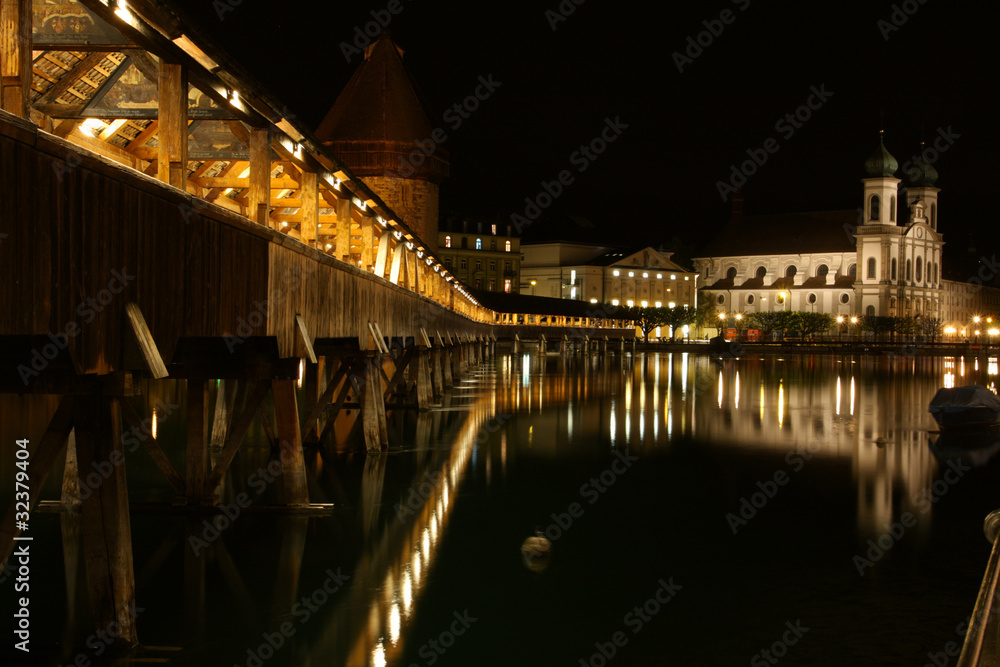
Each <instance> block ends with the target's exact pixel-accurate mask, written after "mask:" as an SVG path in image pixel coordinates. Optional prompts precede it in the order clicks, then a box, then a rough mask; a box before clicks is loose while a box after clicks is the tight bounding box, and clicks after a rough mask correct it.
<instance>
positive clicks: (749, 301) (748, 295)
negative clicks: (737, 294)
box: [747, 294, 753, 306]
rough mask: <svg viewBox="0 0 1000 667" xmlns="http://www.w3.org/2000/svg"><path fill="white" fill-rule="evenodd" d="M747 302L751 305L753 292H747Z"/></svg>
mask: <svg viewBox="0 0 1000 667" xmlns="http://www.w3.org/2000/svg"><path fill="white" fill-rule="evenodd" d="M747 303H748V304H749V305H751V306H752V305H753V294H747Z"/></svg>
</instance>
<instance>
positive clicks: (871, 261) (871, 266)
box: [868, 257, 875, 280]
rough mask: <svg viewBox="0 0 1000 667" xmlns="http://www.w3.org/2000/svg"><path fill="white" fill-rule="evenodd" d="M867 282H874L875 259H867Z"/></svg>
mask: <svg viewBox="0 0 1000 667" xmlns="http://www.w3.org/2000/svg"><path fill="white" fill-rule="evenodd" d="M868 280H875V258H874V257H869V258H868Z"/></svg>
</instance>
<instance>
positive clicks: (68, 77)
mask: <svg viewBox="0 0 1000 667" xmlns="http://www.w3.org/2000/svg"><path fill="white" fill-rule="evenodd" d="M106 55H107V54H106V52H95V53H90V54H87V56H86V57H85V58H84V59H83V60H81V61H80V62H78V63H77V64H76V65H74V66H73V69H71V70H70V71H68V72H66V74H64V75H63V76H62V77H60V79H59V80H58V81H56V83H54V84H53V85H52V87H51V88H49V89H48V90H46V91H45V94H44V95H42V96H41V97H39V98H38V99H37V100H35V104H52V103H53V102H55V101H56V100H57V99H59V98H60V97H62V94H63V93H65V92H66V91H67V90H69V88H70V86H72V85H73V84H75V83H76V82H77V81H79V80H80V79H81V78H82V77H84V76H86V75H87V74H89V73H90V72H91V70H93V69H94V68H95V67H96V66H97V65H98V64H99V63H100V62H101V61H102V60H104V58H105V56H106Z"/></svg>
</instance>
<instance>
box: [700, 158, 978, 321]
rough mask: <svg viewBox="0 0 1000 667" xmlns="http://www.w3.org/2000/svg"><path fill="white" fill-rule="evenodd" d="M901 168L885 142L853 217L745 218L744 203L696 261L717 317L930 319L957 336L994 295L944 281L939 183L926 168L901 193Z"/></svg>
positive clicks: (917, 169)
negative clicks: (785, 313) (796, 314)
mask: <svg viewBox="0 0 1000 667" xmlns="http://www.w3.org/2000/svg"><path fill="white" fill-rule="evenodd" d="M898 169H899V165H898V163H897V162H896V160H895V158H893V156H892V155H891V154H890V153H889V151H888V150H886V148H885V145H884V144H883V143H882V141H881V140H880V142H879V146H878V148H877V149H876V151H875V152H874V154H872V156H871V157H869V158H868V160H867V161H866V162H865V174H866V176H865V178H863V179H862V184H863V188H862V193H861V201H860V206H859V207H858V208H857V209H855V210H846V211H817V212H807V213H790V214H778V215H760V216H745V217H744V216H743V215H742V213H741V208H742V206H741V204H742V201H741V199H740V196H739V195H738V194H737V195H736V196H735V197H734V208H733V210H734V213H733V218H732V219H731V220H730V222H729V224H728V225H727V226H726V227H725V228H724V229H723V231H722V233H721V234H720V235H719V236H718V237H717V238H716V239H715V240H714V241H713V242H712V243H710V244H709V245H708V246H707V247H706V248H705V251H704V252H703V253H702V256H701V257H697V258H695V259H694V264H695V271H696V273H698V274H699V276H700V278H699V288H700V290H701V293H702V298H704V299H708V300H709V302H710V303H712V304H714V305H715V307H716V309H717V310H718V311H719V312H720V313H726V312H733V313H739V312H742V313H751V312H758V311H777V310H800V311H813V312H819V313H829V314H831V315H834V316H843V317H845V318H849V317H853V316H862V315H890V316H910V317H933V318H939V319H941V320H942V324H943V327H944V330H945V332H946V333H955V334H959V333H960V332H961V330H962V329H964V328H968V327H969V325H971V324H972V321H973V318H974V317H976V316H978V315H980V314H983V313H985V310H986V308H987V306H988V305H989V303H988V302H989V301H990V297H991V295H992V293H993V292H995V291H996V290H994V289H993V288H989V287H983V286H981V285H974V284H972V283H967V282H957V281H949V280H945V279H944V277H943V276H942V266H941V263H942V254H941V253H942V248H943V247H944V243H945V241H944V236H943V235H942V233H941V232H940V231H939V229H938V193H939V192H940V189H939V188H938V187H936V185H935V183H936V181H937V177H938V174H937V172H936V170H935V169H934V167H932V166H931V165H930V164H928V163H927V162H920V163H918V164H916V165H915V166H914V168H913V169H910V170H908V171H907V174H906V176H907V183H906V187H905V188H904V187H902V186H901V184H902V179H900V178H897V177H896V173H897V171H898ZM952 329H954V331H952Z"/></svg>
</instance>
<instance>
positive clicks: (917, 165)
mask: <svg viewBox="0 0 1000 667" xmlns="http://www.w3.org/2000/svg"><path fill="white" fill-rule="evenodd" d="M937 179H938V173H937V169H935V168H934V166H933V165H931V163H930V162H928V161H927V160H926V159H925V158H924V142H922V141H921V142H920V154H919V157H918V158H917V159H916V160H914V161H913V164H912V165H910V167H909V168H908V169H907V170H906V182H907V183H908V184H909V185H916V186H921V187H922V186H931V185H934V184H935V183H937Z"/></svg>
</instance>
